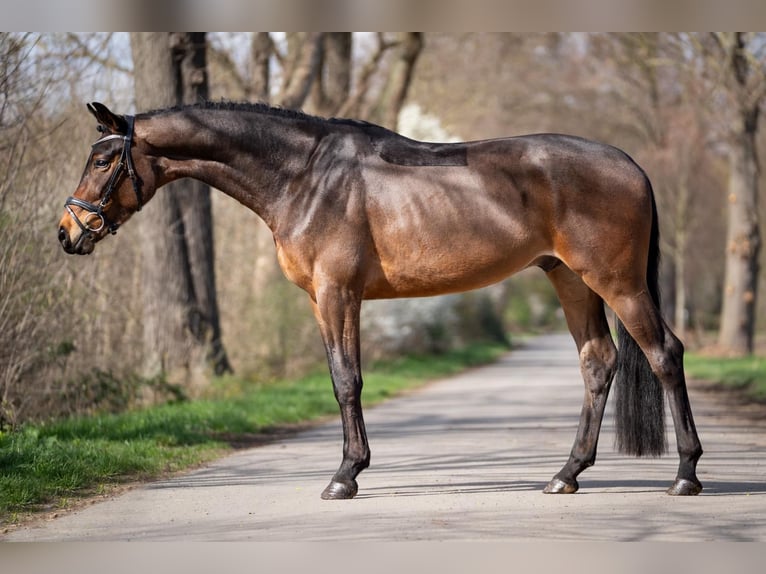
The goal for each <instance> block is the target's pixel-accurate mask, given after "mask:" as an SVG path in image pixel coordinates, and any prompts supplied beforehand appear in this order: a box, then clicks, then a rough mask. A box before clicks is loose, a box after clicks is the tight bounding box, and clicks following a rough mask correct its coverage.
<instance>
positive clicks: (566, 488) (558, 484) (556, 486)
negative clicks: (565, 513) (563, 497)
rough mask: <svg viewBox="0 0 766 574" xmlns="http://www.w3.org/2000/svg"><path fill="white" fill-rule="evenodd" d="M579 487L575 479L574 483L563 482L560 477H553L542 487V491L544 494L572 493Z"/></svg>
mask: <svg viewBox="0 0 766 574" xmlns="http://www.w3.org/2000/svg"><path fill="white" fill-rule="evenodd" d="M578 488H580V485H579V484H577V481H576V480H575V481H574V484H571V483H569V482H564V481H563V480H561V479H560V478H554V479H553V480H551V481H550V482H549V483H548V486H546V487H545V488H544V489H543V492H544V493H545V494H574V493H575V492H577V489H578Z"/></svg>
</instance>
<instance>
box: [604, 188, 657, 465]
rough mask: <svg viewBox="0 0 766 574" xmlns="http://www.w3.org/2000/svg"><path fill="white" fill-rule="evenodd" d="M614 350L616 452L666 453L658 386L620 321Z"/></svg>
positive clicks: (649, 279) (653, 262)
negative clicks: (615, 364)
mask: <svg viewBox="0 0 766 574" xmlns="http://www.w3.org/2000/svg"><path fill="white" fill-rule="evenodd" d="M645 181H646V185H647V186H648V189H649V194H650V195H651V199H652V230H651V239H650V241H649V257H648V262H647V268H646V283H647V286H648V288H649V293H650V294H651V296H652V299H653V300H654V304H655V305H656V306H657V308H658V309H659V307H660V287H659V266H660V228H659V222H658V219H657V204H656V202H655V200H654V192H653V191H652V185H651V183H650V182H649V179H648V178H646V177H645ZM617 349H618V350H617V370H616V375H615V380H616V383H615V385H616V394H617V403H616V407H615V410H616V412H615V423H616V431H617V440H616V443H617V448H618V450H619V451H620V452H623V453H625V454H631V455H635V456H660V455H662V454H663V453H664V452H666V450H667V440H666V436H665V408H664V407H665V403H664V395H663V392H662V386H661V384H660V381H659V379H658V378H657V376H656V375H655V374H654V373H653V372H652V369H651V367H650V366H649V362H648V361H647V359H646V356H645V355H644V353H643V351H641V348H640V347H639V346H638V344H637V343H636V341H635V340H634V339H633V337H631V336H630V334H629V333H628V331H627V329H625V326H624V325H623V324H622V322H620V321H617Z"/></svg>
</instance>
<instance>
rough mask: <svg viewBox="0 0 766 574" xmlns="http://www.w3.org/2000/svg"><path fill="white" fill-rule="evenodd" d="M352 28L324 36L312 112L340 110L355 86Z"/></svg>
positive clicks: (323, 112)
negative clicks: (353, 85)
mask: <svg viewBox="0 0 766 574" xmlns="http://www.w3.org/2000/svg"><path fill="white" fill-rule="evenodd" d="M351 42H352V40H351V32H332V33H327V34H325V36H324V49H323V50H322V55H321V60H320V62H319V70H320V71H319V73H317V75H316V81H315V82H314V84H313V86H312V89H311V99H310V103H311V112H312V113H315V114H318V115H320V116H333V115H335V114H337V113H338V111H339V110H340V108H341V106H342V105H343V103H344V102H345V101H346V99H348V96H349V92H350V90H351Z"/></svg>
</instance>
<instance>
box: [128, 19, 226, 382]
mask: <svg viewBox="0 0 766 574" xmlns="http://www.w3.org/2000/svg"><path fill="white" fill-rule="evenodd" d="M130 40H131V50H132V53H133V62H134V74H135V91H136V105H137V107H138V108H139V109H142V110H147V109H155V108H163V107H167V106H171V105H176V104H179V103H183V102H184V101H188V100H189V99H197V98H199V97H201V96H204V94H206V90H207V88H206V79H205V68H204V34H180V35H177V34H169V33H131V36H130ZM200 51H202V52H200ZM190 197H193V198H194V199H193V200H191V201H190V200H189V198H190ZM139 220H140V226H141V234H140V235H141V239H142V251H143V257H142V269H143V278H142V292H143V302H144V353H145V362H146V371H147V373H148V374H157V373H160V372H162V373H166V374H167V375H168V377H169V378H171V380H174V381H182V382H184V383H185V384H187V385H188V386H189V387H190V388H192V390H194V389H196V388H199V387H201V386H204V384H205V382H206V379H207V377H206V376H205V373H206V371H207V369H208V365H211V366H212V368H213V370H214V371H215V372H223V371H225V370H228V369H230V367H229V364H228V360H227V358H226V354H225V352H224V351H223V346H222V343H221V340H220V326H219V320H218V309H217V302H216V295H215V282H214V277H215V273H214V268H213V265H212V262H213V256H212V253H213V251H212V227H211V224H210V220H211V212H210V198H209V190H208V189H207V188H206V187H205V186H201V185H199V184H197V183H196V182H194V183H192V182H190V181H179V182H175V183H173V184H171V185H169V186H168V188H167V189H165V190H163V193H160V194H157V198H156V199H155V201H154V202H152V204H151V205H150V206H148V207H147V209H146V213H145V214H142V217H141V218H139Z"/></svg>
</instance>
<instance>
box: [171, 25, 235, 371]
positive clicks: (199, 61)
mask: <svg viewBox="0 0 766 574" xmlns="http://www.w3.org/2000/svg"><path fill="white" fill-rule="evenodd" d="M171 41H172V43H173V51H174V56H175V70H176V102H177V103H179V104H193V103H197V102H201V101H204V100H206V99H207V98H208V82H207V61H206V50H205V44H206V38H205V33H204V32H192V33H178V34H174V35H173V38H172V40H171ZM182 183H183V185H184V187H185V189H184V190H183V192H182V193H183V195H182V196H180V195H179V196H177V197H176V201H177V202H178V205H179V209H180V212H181V217H182V221H183V230H184V238H185V239H186V256H187V259H188V260H187V265H188V267H189V272H190V274H191V280H192V288H193V296H194V301H195V303H196V309H195V312H193V313H192V314H191V316H190V327H191V332H192V335H193V336H194V338H195V339H196V341H197V344H198V345H201V346H203V347H207V349H206V350H205V352H206V361H207V363H208V364H209V366H211V367H212V369H213V371H214V372H215V374H217V375H220V374H223V373H225V372H231V370H232V368H231V365H230V364H229V359H228V357H227V356H226V351H225V350H224V348H223V342H222V341H221V320H220V314H219V312H218V295H217V292H216V286H215V256H214V242H213V211H212V205H211V202H210V186H209V185H207V184H205V183H202V182H201V181H198V180H194V179H189V180H186V181H184V182H182Z"/></svg>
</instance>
